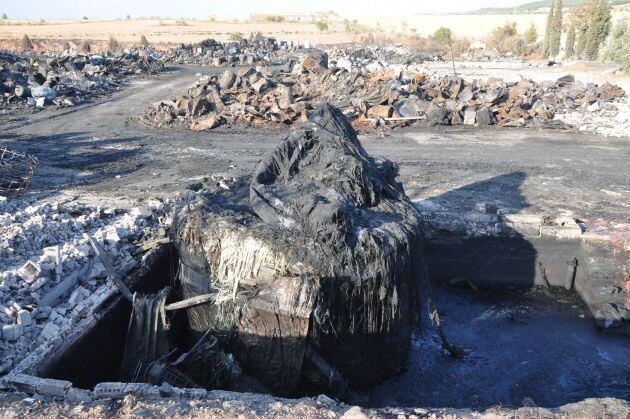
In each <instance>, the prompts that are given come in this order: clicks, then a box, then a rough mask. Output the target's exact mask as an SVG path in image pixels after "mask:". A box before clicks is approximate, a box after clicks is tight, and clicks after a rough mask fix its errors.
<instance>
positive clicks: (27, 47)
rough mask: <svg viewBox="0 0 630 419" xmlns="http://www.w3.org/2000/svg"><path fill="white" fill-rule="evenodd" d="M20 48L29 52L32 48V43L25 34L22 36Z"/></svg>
mask: <svg viewBox="0 0 630 419" xmlns="http://www.w3.org/2000/svg"><path fill="white" fill-rule="evenodd" d="M21 46H22V50H24V51H30V50H32V49H33V48H34V47H33V42H31V38H29V37H28V35H27V34H24V36H22V41H21Z"/></svg>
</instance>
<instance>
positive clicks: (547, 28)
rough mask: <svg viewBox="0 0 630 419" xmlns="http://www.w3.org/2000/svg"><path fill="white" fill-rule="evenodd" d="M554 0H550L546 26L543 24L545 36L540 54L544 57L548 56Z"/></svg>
mask: <svg viewBox="0 0 630 419" xmlns="http://www.w3.org/2000/svg"><path fill="white" fill-rule="evenodd" d="M555 3H556V2H555V0H551V6H550V7H549V14H547V26H545V38H544V39H543V47H542V55H543V57H544V58H547V57H549V39H550V37H551V27H552V26H553V10H554V6H555Z"/></svg>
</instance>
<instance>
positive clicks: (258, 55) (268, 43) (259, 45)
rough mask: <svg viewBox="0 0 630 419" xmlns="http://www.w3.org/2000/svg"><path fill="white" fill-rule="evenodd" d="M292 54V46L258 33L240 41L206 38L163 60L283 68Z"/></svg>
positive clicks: (169, 52) (180, 45)
mask: <svg viewBox="0 0 630 419" xmlns="http://www.w3.org/2000/svg"><path fill="white" fill-rule="evenodd" d="M294 50H295V46H294V45H293V43H292V42H283V41H276V39H274V38H268V37H265V36H262V35H261V34H260V33H258V34H256V35H254V36H252V37H250V38H246V39H241V40H239V41H228V42H219V41H216V40H214V39H212V38H208V39H205V40H203V41H201V42H198V43H196V44H179V45H178V46H177V47H175V48H173V49H170V50H168V51H166V52H165V53H164V55H163V59H164V61H166V62H169V63H174V64H192V65H198V66H214V67H218V66H228V67H229V66H234V65H239V64H240V65H243V64H250V65H251V64H254V63H255V62H259V61H264V62H267V63H268V64H282V63H285V62H287V61H288V60H289V59H290V57H291V52H292V51H294Z"/></svg>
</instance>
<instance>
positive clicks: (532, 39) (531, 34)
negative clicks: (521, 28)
mask: <svg viewBox="0 0 630 419" xmlns="http://www.w3.org/2000/svg"><path fill="white" fill-rule="evenodd" d="M525 40H526V41H527V42H528V43H530V44H535V43H536V41H538V29H536V25H534V24H533V23H532V24H531V25H530V26H529V28H528V29H527V31H526V32H525Z"/></svg>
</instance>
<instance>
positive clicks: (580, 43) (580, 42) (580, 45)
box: [575, 26, 587, 59]
mask: <svg viewBox="0 0 630 419" xmlns="http://www.w3.org/2000/svg"><path fill="white" fill-rule="evenodd" d="M586 31H587V28H586V27H585V26H583V27H581V28H580V30H579V32H578V34H577V35H578V36H577V45H576V47H575V55H576V56H577V58H580V59H581V58H582V55H583V54H584V49H585V48H586Z"/></svg>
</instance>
